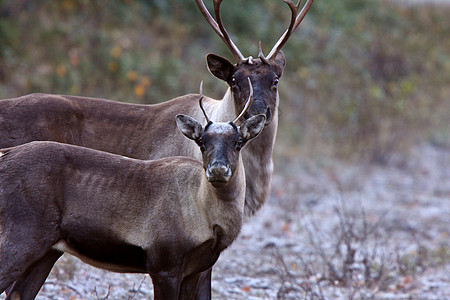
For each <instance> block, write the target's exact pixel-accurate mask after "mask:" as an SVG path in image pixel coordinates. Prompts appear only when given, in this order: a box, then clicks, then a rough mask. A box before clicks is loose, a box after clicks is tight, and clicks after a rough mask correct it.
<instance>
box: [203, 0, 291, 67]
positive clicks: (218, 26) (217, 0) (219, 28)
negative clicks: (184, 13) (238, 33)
mask: <svg viewBox="0 0 450 300" xmlns="http://www.w3.org/2000/svg"><path fill="white" fill-rule="evenodd" d="M283 1H284V0H283ZM195 2H196V3H197V6H198V8H199V9H200V11H201V13H202V14H203V16H204V17H205V19H206V21H207V22H208V23H209V25H211V27H212V28H213V29H214V31H215V32H216V33H217V34H218V35H219V36H220V38H221V39H222V40H223V41H224V43H225V45H227V47H228V49H230V51H231V53H233V55H234V57H235V58H236V59H237V60H238V61H240V60H245V57H244V55H242V53H241V51H239V49H238V47H236V45H235V44H234V43H233V41H232V40H231V38H230V36H229V35H228V32H227V31H226V30H225V27H224V26H223V23H222V19H221V17H220V5H221V4H222V0H213V3H214V15H215V16H216V19H217V22H216V21H215V20H214V18H213V17H212V16H211V14H210V13H209V11H208V9H207V8H206V6H205V4H204V3H203V1H202V0H195Z"/></svg>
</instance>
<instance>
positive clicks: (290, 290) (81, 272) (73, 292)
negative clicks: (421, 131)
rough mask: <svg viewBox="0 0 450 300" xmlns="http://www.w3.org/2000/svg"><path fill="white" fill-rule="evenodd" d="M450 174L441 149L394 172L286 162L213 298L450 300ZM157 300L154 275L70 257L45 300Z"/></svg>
mask: <svg viewBox="0 0 450 300" xmlns="http://www.w3.org/2000/svg"><path fill="white" fill-rule="evenodd" d="M449 166H450V148H449V147H438V146H432V145H422V146H418V147H417V148H416V149H415V151H414V153H413V154H412V155H411V156H410V157H409V158H408V159H405V158H402V159H400V158H399V159H397V160H394V161H393V163H392V164H391V165H389V166H376V165H347V164H344V163H340V162H336V161H321V162H310V161H305V160H302V159H300V158H298V159H297V160H296V159H293V160H290V161H288V162H279V163H278V170H282V171H279V172H278V173H277V174H276V176H275V177H274V180H273V188H272V195H271V197H270V199H269V200H268V203H266V205H265V206H264V207H263V209H261V211H260V212H259V213H258V214H257V215H256V216H254V217H252V218H251V219H250V220H248V221H247V222H246V224H245V226H244V228H243V230H242V233H241V234H240V236H239V238H238V239H237V240H236V242H235V243H234V244H233V245H232V246H231V247H230V248H229V249H227V250H226V251H224V252H223V254H222V255H221V257H220V259H219V261H218V262H217V264H216V266H215V267H214V272H213V274H214V275H213V296H214V298H215V299H276V298H277V297H278V298H279V299H450V277H448V274H450V263H449V256H450V250H449V240H448V235H449V229H450V226H449V225H450V224H449V220H450V205H449V199H450V168H449ZM347 246H348V247H347ZM349 254H351V255H349ZM352 257H353V258H352ZM349 258H350V260H349ZM364 258H365V259H364ZM366 266H369V267H368V268H366ZM332 270H334V271H335V273H332ZM380 270H382V271H383V272H379V271H380ZM152 295H153V294H152V285H151V280H150V278H149V277H146V276H144V275H136V274H116V273H111V272H106V271H103V270H99V269H95V268H92V267H90V266H88V265H86V264H84V263H82V262H80V261H79V260H78V259H75V258H73V257H71V256H68V255H65V256H64V257H63V258H62V259H60V261H58V263H57V264H56V266H55V267H54V269H53V271H52V273H51V275H50V277H49V278H48V279H47V281H46V283H45V285H44V287H43V289H42V290H41V292H40V293H39V295H38V297H37V299H71V300H75V299H106V298H107V299H145V298H151V296H152Z"/></svg>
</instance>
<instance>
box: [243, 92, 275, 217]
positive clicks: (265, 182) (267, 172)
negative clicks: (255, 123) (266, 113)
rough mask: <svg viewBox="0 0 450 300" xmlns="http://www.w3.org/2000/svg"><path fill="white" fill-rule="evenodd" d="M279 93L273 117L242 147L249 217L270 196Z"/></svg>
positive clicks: (246, 207) (247, 214) (246, 208)
mask: <svg viewBox="0 0 450 300" xmlns="http://www.w3.org/2000/svg"><path fill="white" fill-rule="evenodd" d="M278 100H279V99H278V95H277V105H276V106H275V111H274V112H273V119H272V122H270V124H268V125H266V126H265V127H264V129H263V131H262V132H261V133H260V134H259V136H258V137H257V138H255V139H254V140H253V141H252V142H251V143H249V144H248V145H246V146H245V148H244V149H242V156H243V158H244V167H245V173H246V177H247V178H252V180H247V186H246V194H245V216H246V217H249V216H252V215H253V214H255V212H256V211H257V210H258V209H259V208H261V206H262V205H263V204H264V203H265V201H266V200H267V198H268V197H269V192H270V187H271V182H272V175H273V159H272V154H273V148H274V144H275V138H276V135H277V129H278V103H279V101H278ZM269 141H270V143H269Z"/></svg>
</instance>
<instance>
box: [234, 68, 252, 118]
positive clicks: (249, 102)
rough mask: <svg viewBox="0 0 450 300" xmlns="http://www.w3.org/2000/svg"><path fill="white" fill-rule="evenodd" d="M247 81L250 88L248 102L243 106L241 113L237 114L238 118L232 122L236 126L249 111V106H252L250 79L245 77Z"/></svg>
mask: <svg viewBox="0 0 450 300" xmlns="http://www.w3.org/2000/svg"><path fill="white" fill-rule="evenodd" d="M247 79H248V85H249V87H250V94H249V95H248V100H247V103H246V104H245V106H244V108H243V109H242V111H241V113H240V114H239V116H237V118H236V119H235V120H234V121H233V122H232V123H234V124H236V122H237V121H239V120H240V119H241V118H242V117H243V116H244V115H245V113H246V112H247V110H248V109H249V107H250V105H252V102H253V86H252V81H251V80H250V77H247Z"/></svg>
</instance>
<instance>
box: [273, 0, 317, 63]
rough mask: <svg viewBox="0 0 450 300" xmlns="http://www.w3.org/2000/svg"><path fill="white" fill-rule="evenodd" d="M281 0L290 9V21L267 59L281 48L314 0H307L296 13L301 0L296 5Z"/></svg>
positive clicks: (289, 0)
mask: <svg viewBox="0 0 450 300" xmlns="http://www.w3.org/2000/svg"><path fill="white" fill-rule="evenodd" d="M283 1H284V3H286V4H287V5H289V8H290V9H291V23H290V24H289V28H288V29H287V30H286V31H285V32H284V33H283V35H282V36H281V37H280V39H279V40H278V41H277V42H276V44H275V46H273V48H272V50H271V51H270V53H269V55H267V59H271V58H272V57H273V56H274V55H275V54H276V53H277V52H278V51H280V50H281V48H282V47H283V46H284V44H286V42H287V41H288V40H289V38H290V36H291V35H292V33H293V32H294V31H295V30H296V29H297V27H298V26H299V25H300V23H301V22H302V21H303V19H304V18H305V16H306V14H307V13H308V11H309V9H310V8H311V5H312V3H313V1H314V0H307V1H306V3H305V5H303V8H302V10H301V11H300V13H298V10H299V8H300V3H301V2H302V1H301V0H299V1H298V3H297V5H295V4H294V3H293V2H292V1H291V0H283ZM297 14H298V15H297Z"/></svg>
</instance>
